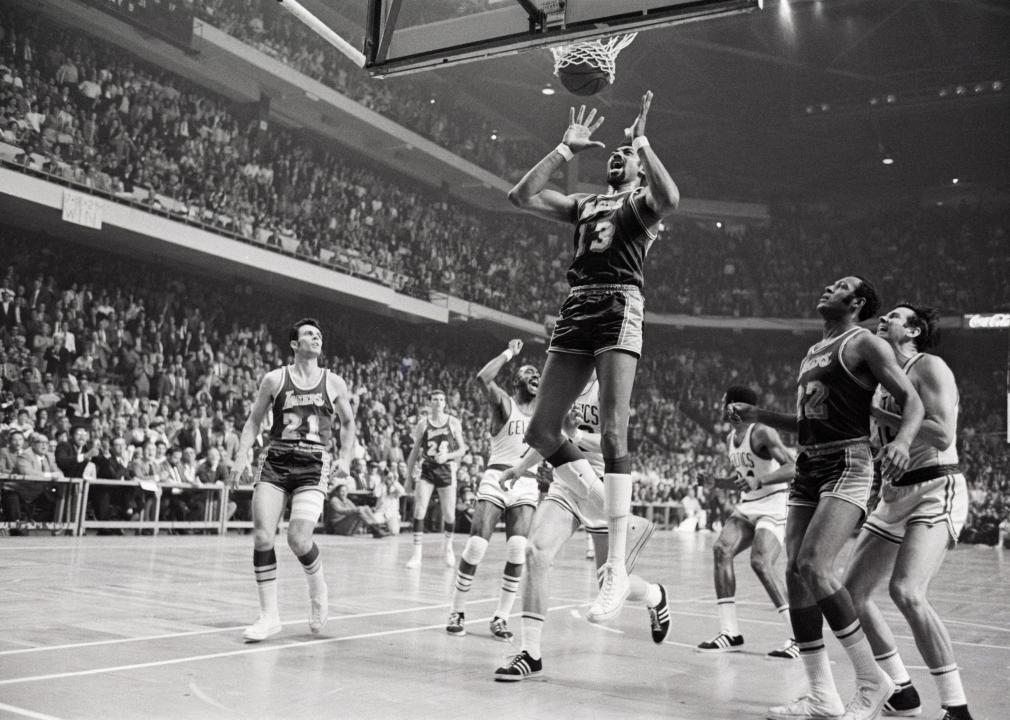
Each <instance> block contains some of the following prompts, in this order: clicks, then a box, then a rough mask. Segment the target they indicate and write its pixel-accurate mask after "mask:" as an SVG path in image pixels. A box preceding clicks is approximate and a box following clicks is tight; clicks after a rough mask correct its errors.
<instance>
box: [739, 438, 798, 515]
mask: <svg viewBox="0 0 1010 720" xmlns="http://www.w3.org/2000/svg"><path fill="white" fill-rule="evenodd" d="M754 427H755V423H751V424H750V425H748V426H747V429H746V430H744V431H743V435H742V436H740V438H739V442H737V432H736V430H735V429H734V430H731V431H730V433H729V437H728V438H727V439H726V445H727V448H726V449H727V451H728V453H729V464H730V465H731V466H732V468H733V472H734V473H736V476H737V477H738V478H740V479H745V478H755V477H763V476H764V475H767V474H768V473H771V472H774V471H775V470H778V469H779V467H780V465H779V463H778V461H777V460H774V459H770V458H769V459H765V458H763V457H760V456H759V455H758V454H757V453H756V452H754V448H753V447H752V446H751V436H752V435H753V434H754ZM788 485H789V483H788V482H781V483H775V484H774V485H762V486H761V487H759V488H758V489H757V490H748V491H747V492H745V493H744V494H743V495H741V496H740V502H750V501H752V500H760V499H761V498H764V497H768V496H769V495H773V494H774V493H777V492H781V491H782V490H784V489H785V488H786V487H788Z"/></svg>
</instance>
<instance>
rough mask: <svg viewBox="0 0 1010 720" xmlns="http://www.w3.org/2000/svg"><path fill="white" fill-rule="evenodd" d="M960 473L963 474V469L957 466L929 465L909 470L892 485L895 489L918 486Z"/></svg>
mask: <svg viewBox="0 0 1010 720" xmlns="http://www.w3.org/2000/svg"><path fill="white" fill-rule="evenodd" d="M959 472H961V468H960V467H959V466H957V465H929V466H927V467H921V468H916V469H915V470H909V471H908V472H907V473H905V474H904V475H902V476H901V478H900V479H898V480H895V481H894V482H892V483H891V484H892V485H894V486H895V487H901V486H904V485H918V484H919V483H924V482H929V481H930V480H936V479H937V478H942V477H946V476H948V475H957V474H958V473H959Z"/></svg>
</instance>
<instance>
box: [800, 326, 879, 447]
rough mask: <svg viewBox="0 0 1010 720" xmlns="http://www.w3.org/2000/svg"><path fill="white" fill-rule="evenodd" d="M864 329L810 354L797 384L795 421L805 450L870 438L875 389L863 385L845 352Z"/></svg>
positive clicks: (818, 346)
mask: <svg viewBox="0 0 1010 720" xmlns="http://www.w3.org/2000/svg"><path fill="white" fill-rule="evenodd" d="M864 332H869V331H868V330H866V329H865V328H861V327H858V326H857V327H853V328H851V329H849V330H846V331H845V332H844V333H842V334H841V335H839V336H838V337H836V338H831V339H830V340H822V341H821V342H819V343H817V344H816V345H813V346H812V347H811V348H810V349H809V350H807V356H806V357H805V358H803V364H802V365H801V366H800V376H799V380H798V381H797V385H798V387H797V394H796V420H797V424H798V425H799V443H800V445H801V446H803V447H809V446H811V445H822V444H824V443H831V442H838V441H842V440H855V439H857V438H865V437H868V436H869V434H870V403H871V402H872V401H873V391H874V390H875V389H876V385H872V386H868V385H866V384H865V383H863V382H861V381H860V380H859V379H858V378H856V376H855V375H853V374H852V372H851V371H850V370H849V368H847V367H846V366H845V361H844V360H843V359H842V358H843V356H842V351H843V350H844V349H845V346H846V345H847V344H848V343H849V341H851V340H852V338H854V337H856V335H858V334H859V333H864Z"/></svg>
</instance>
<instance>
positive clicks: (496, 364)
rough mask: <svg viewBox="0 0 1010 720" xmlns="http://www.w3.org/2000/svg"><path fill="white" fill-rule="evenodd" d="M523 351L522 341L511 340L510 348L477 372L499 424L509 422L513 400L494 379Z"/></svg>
mask: <svg viewBox="0 0 1010 720" xmlns="http://www.w3.org/2000/svg"><path fill="white" fill-rule="evenodd" d="M522 349H523V341H522V340H509V345H508V348H506V349H505V350H503V351H502V352H500V353H499V354H498V355H495V356H494V357H493V358H491V359H490V360H489V361H488V362H487V364H486V365H484V367H482V368H481V369H480V370H479V371H478V372H477V379H478V380H480V383H481V385H483V386H484V389H485V390H486V391H487V394H488V398H489V399H490V400H491V404H492V408H493V410H492V412H493V414H494V415H495V420H497V421H498V423H499V424H500V423H504V422H505V421H506V420H508V416H509V412H510V411H511V404H510V403H511V400H510V399H509V396H508V393H506V392H505V391H504V390H502V389H501V388H500V387H499V386H498V383H496V382H495V381H494V379H495V378H496V377H497V376H498V373H500V372H501V369H502V368H503V367H505V366H506V365H507V364H508V363H509V361H511V360H512V358H514V357H515V356H516V355H518V354H519V353H520V352H522Z"/></svg>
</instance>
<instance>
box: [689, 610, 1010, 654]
mask: <svg viewBox="0 0 1010 720" xmlns="http://www.w3.org/2000/svg"><path fill="white" fill-rule="evenodd" d="M670 614H671V615H687V616H688V617H703V618H711V619H713V620H715V619H718V617H719V616H718V615H710V614H706V613H692V612H685V611H684V610H674V609H673V608H670ZM738 622H742V623H753V624H755V625H775V626H778V627H781V625H782V624H781V622H772V621H771V620H756V619H754V618H743V617H742V618H739V620H738ZM894 637H896V638H898V639H899V640H912V641H913V642H914V641H915V638H914V637H912V636H911V635H895V636H894ZM951 643H953V644H954V645H964V646H965V647H973V648H988V649H989V650H1008V651H1010V645H988V644H986V643H977V642H961V641H960V640H951Z"/></svg>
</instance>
